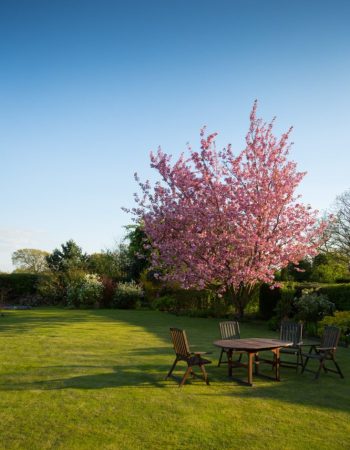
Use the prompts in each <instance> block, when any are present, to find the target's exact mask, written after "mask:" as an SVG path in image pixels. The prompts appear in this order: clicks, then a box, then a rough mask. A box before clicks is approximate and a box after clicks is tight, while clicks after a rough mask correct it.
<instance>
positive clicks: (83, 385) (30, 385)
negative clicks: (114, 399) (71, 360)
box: [0, 364, 203, 391]
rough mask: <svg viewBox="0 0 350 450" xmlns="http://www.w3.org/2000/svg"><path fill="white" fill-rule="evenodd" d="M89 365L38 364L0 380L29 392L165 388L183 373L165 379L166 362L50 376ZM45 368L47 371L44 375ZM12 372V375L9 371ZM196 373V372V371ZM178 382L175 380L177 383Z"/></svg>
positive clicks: (4, 385)
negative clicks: (27, 378)
mask: <svg viewBox="0 0 350 450" xmlns="http://www.w3.org/2000/svg"><path fill="white" fill-rule="evenodd" d="M90 368H96V366H49V367H41V368H38V369H36V370H32V371H28V370H27V371H26V372H25V373H24V372H23V373H22V374H17V376H18V378H19V381H18V382H14V381H13V375H12V376H11V382H8V383H6V382H5V383H4V382H0V390H1V391H31V390H62V389H92V390H95V389H109V388H122V387H127V388H142V389H144V388H155V387H157V388H165V387H177V385H178V383H177V382H179V381H180V380H181V377H182V375H183V374H184V372H185V366H183V367H181V368H180V367H179V369H178V370H177V371H176V375H175V377H174V378H170V379H169V380H165V376H166V374H167V373H168V370H169V368H170V364H169V365H154V364H141V365H136V364H135V365H124V366H112V367H102V366H99V368H100V369H105V372H103V373H93V374H83V375H77V376H73V377H72V376H71V377H69V376H67V377H64V376H62V377H60V378H58V377H54V378H50V379H47V378H49V377H50V375H51V373H52V369H55V370H57V372H61V373H62V371H63V372H65V373H66V374H67V375H68V373H71V372H72V371H78V372H79V371H83V370H86V369H90ZM45 369H46V374H45ZM10 375H11V374H10ZM21 375H22V376H23V377H24V378H25V377H28V376H29V377H31V378H37V379H38V378H45V379H41V380H40V379H39V380H37V381H30V382H27V381H20V379H21V378H22V377H21ZM198 375H199V373H198ZM176 381H177V382H176ZM192 383H203V381H202V380H200V379H197V378H194V379H190V380H189V384H192Z"/></svg>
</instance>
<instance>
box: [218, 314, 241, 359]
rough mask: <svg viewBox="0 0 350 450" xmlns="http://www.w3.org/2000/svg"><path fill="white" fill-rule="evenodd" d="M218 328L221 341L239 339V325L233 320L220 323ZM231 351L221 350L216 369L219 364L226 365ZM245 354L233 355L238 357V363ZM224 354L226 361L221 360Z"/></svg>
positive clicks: (236, 352)
mask: <svg viewBox="0 0 350 450" xmlns="http://www.w3.org/2000/svg"><path fill="white" fill-rule="evenodd" d="M219 328H220V334H221V339H240V338H241V336H240V330H239V323H238V322H237V321H235V320H232V321H226V322H220V323H219ZM231 351H232V350H231V349H229V348H222V349H221V353H220V358H219V362H218V367H220V365H221V364H227V362H228V360H229V353H230V352H231ZM243 353H245V352H240V351H237V350H236V351H235V354H238V355H239V358H238V361H239V362H240V361H241V359H242V355H243ZM224 354H226V361H223V360H222V357H223V355H224Z"/></svg>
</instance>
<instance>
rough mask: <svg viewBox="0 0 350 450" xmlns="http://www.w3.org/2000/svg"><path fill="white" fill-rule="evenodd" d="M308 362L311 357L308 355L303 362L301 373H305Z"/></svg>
mask: <svg viewBox="0 0 350 450" xmlns="http://www.w3.org/2000/svg"><path fill="white" fill-rule="evenodd" d="M308 362H309V358H308V357H306V359H305V362H304V364H303V368H302V369H301V373H304V370H305V368H306V366H307V363H308Z"/></svg>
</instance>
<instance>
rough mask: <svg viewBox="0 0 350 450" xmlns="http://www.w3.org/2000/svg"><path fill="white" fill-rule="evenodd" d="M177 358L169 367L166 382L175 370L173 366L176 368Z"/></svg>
mask: <svg viewBox="0 0 350 450" xmlns="http://www.w3.org/2000/svg"><path fill="white" fill-rule="evenodd" d="M177 361H178V360H177V358H175V361H174V363H173V365H172V366H171V369H170V370H169V372H168V375H167V376H166V377H165V379H166V380H167V379H168V378H169V377H170V375H171V374H172V373H173V370H174V369H175V366H176V364H177Z"/></svg>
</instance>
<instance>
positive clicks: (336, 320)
mask: <svg viewBox="0 0 350 450" xmlns="http://www.w3.org/2000/svg"><path fill="white" fill-rule="evenodd" d="M326 325H332V326H335V327H338V328H340V329H341V336H340V339H341V341H342V342H343V343H344V344H345V345H346V346H348V345H349V344H350V311H336V312H335V313H334V316H325V317H324V318H323V319H322V321H321V322H320V323H319V334H322V332H323V328H324V327H325V326H326Z"/></svg>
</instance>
